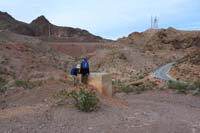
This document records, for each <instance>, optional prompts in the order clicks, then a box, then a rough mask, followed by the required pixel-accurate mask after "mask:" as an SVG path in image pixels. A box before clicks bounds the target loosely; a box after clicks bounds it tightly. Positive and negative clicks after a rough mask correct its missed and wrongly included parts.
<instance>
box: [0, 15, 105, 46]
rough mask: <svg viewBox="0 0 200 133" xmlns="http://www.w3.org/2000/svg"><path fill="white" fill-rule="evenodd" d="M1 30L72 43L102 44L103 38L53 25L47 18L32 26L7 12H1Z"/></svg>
mask: <svg viewBox="0 0 200 133" xmlns="http://www.w3.org/2000/svg"><path fill="white" fill-rule="evenodd" d="M0 30H7V31H11V32H14V33H18V34H23V35H28V36H36V37H43V38H47V37H48V38H49V37H50V39H57V40H64V41H72V42H76V41H77V42H100V41H104V39H103V38H101V37H99V36H95V35H93V34H91V33H89V32H88V31H86V30H82V29H79V28H71V27H60V26H56V25H53V24H51V23H50V22H49V21H48V20H47V19H46V18H45V16H40V17H38V18H36V19H35V20H33V21H32V22H31V23H30V24H27V23H24V22H21V21H18V20H15V19H14V18H13V17H12V16H11V15H9V14H8V13H6V12H1V11H0Z"/></svg>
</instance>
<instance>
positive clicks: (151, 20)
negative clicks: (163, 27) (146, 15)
mask: <svg viewBox="0 0 200 133" xmlns="http://www.w3.org/2000/svg"><path fill="white" fill-rule="evenodd" d="M151 29H153V16H151Z"/></svg>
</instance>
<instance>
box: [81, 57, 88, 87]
mask: <svg viewBox="0 0 200 133" xmlns="http://www.w3.org/2000/svg"><path fill="white" fill-rule="evenodd" d="M80 73H81V82H82V83H83V84H87V81H88V76H89V74H90V69H89V63H88V61H87V58H86V57H84V58H83V60H82V63H81V70H80Z"/></svg>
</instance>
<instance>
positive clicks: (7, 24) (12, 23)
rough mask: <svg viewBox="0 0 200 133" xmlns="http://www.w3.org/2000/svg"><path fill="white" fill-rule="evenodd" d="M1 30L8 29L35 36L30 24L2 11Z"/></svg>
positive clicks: (0, 15)
mask: <svg viewBox="0 0 200 133" xmlns="http://www.w3.org/2000/svg"><path fill="white" fill-rule="evenodd" d="M0 30H8V31H11V32H14V33H19V34H24V35H29V36H35V33H34V31H33V30H32V28H31V26H30V25H29V24H27V23H24V22H20V21H17V20H15V19H14V18H13V17H12V16H11V15H9V14H8V13H6V12H1V11H0Z"/></svg>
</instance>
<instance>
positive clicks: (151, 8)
mask: <svg viewBox="0 0 200 133" xmlns="http://www.w3.org/2000/svg"><path fill="white" fill-rule="evenodd" d="M0 11H3V12H8V13H9V14H10V15H12V16H13V17H14V18H15V19H17V20H20V21H24V22H27V23H30V22H31V21H32V20H33V19H35V18H37V17H38V16H41V15H44V16H45V17H46V18H47V19H48V20H49V21H50V22H51V23H53V24H55V25H59V26H69V27H74V28H81V29H86V30H88V31H89V32H91V33H93V34H95V35H99V36H102V37H104V38H107V39H117V38H120V37H123V36H127V35H128V34H130V33H132V32H135V31H138V32H142V31H145V30H147V29H148V28H150V25H151V16H157V18H158V26H159V28H168V27H174V28H177V29H181V30H200V0H0Z"/></svg>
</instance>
